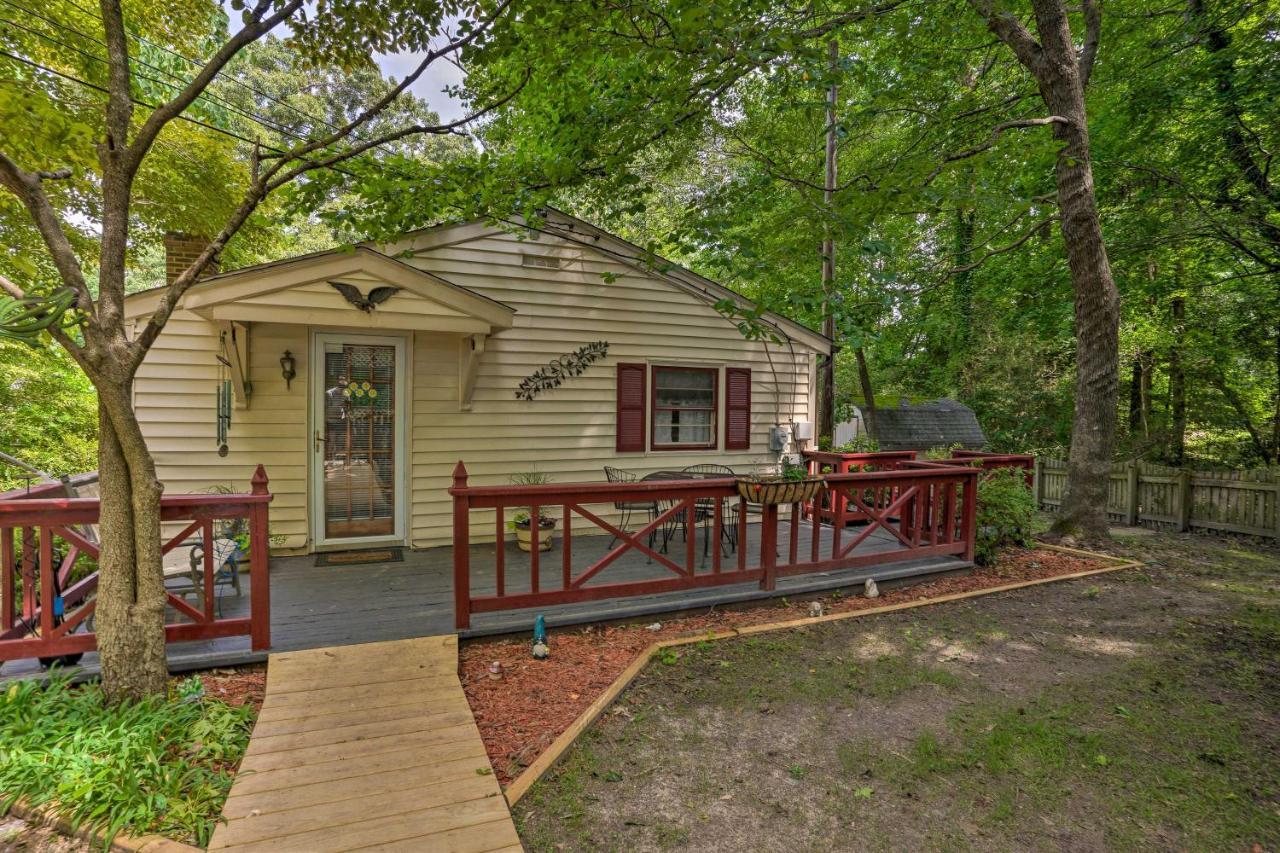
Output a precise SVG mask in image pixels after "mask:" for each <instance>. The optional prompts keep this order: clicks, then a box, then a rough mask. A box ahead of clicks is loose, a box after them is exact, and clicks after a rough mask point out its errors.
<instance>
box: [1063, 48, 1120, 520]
mask: <svg viewBox="0 0 1280 853" xmlns="http://www.w3.org/2000/svg"><path fill="white" fill-rule="evenodd" d="M1070 61H1072V62H1074V61H1075V60H1074V57H1072V58H1071V59H1070ZM1054 88H1055V89H1060V90H1064V91H1055V92H1053V93H1052V94H1053V97H1051V99H1050V103H1049V108H1050V109H1051V110H1053V111H1054V112H1055V113H1065V114H1066V115H1067V116H1068V117H1069V118H1071V119H1072V121H1071V123H1070V124H1069V125H1055V131H1054V135H1055V136H1056V137H1057V138H1058V139H1060V140H1061V141H1062V142H1064V143H1065V145H1064V146H1063V148H1062V150H1061V151H1060V152H1059V154H1058V162H1057V184H1058V205H1059V208H1060V210H1061V211H1062V238H1063V242H1064V243H1065V244H1066V249H1067V265H1068V266H1069V267H1070V269H1071V282H1072V285H1073V286H1074V288H1075V294H1076V298H1075V327H1076V400H1075V415H1074V417H1073V419H1072V428H1071V455H1070V459H1069V461H1068V464H1067V494H1066V497H1065V499H1064V501H1063V506H1062V514H1061V516H1059V518H1058V522H1057V524H1056V525H1055V527H1056V529H1057V530H1058V531H1059V532H1066V531H1072V530H1076V531H1079V532H1080V533H1082V534H1084V535H1086V536H1087V537H1089V538H1104V537H1106V535H1107V485H1108V481H1109V478H1110V476H1111V463H1112V454H1113V452H1114V448H1115V437H1116V397H1117V396H1118V393H1119V384H1120V383H1119V378H1120V377H1119V363H1118V359H1119V349H1120V295H1119V293H1118V292H1117V291H1116V285H1115V281H1113V280H1112V278H1111V266H1110V264H1109V263H1108V261H1107V250H1106V246H1105V244H1104V243H1103V239H1102V223H1101V221H1100V220H1099V218H1098V208H1097V203H1096V201H1095V199H1094V194H1093V169H1092V166H1091V165H1090V162H1089V131H1088V128H1087V126H1086V123H1085V113H1084V98H1083V96H1082V94H1081V93H1080V91H1079V89H1078V88H1076V90H1075V91H1074V92H1071V91H1070V90H1069V87H1067V86H1059V87H1054ZM1064 108H1068V109H1064Z"/></svg>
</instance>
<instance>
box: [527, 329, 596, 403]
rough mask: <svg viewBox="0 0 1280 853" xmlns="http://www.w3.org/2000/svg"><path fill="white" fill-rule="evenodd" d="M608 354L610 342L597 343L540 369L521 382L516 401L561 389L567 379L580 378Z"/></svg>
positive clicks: (563, 356)
mask: <svg viewBox="0 0 1280 853" xmlns="http://www.w3.org/2000/svg"><path fill="white" fill-rule="evenodd" d="M608 353H609V342H608V341H596V342H595V343H590V344H586V345H585V346H581V347H579V348H578V349H576V350H574V351H573V352H571V353H569V354H568V355H562V356H560V357H559V358H557V359H555V360H554V361H552V362H551V363H550V364H548V365H547V366H546V367H539V368H538V369H537V370H535V371H534V372H533V373H531V374H529V375H528V376H526V377H525V378H524V379H523V380H522V381H521V382H520V387H519V388H517V389H516V399H517V400H532V399H533V398H534V397H536V396H538V395H539V394H541V393H542V392H543V391H547V390H550V389H552V388H559V387H560V385H561V384H562V383H563V382H564V381H565V380H566V379H570V378H572V377H574V376H580V375H581V374H582V372H583V371H584V370H586V369H587V368H588V367H590V366H591V365H592V364H593V363H595V362H597V361H599V360H600V359H602V358H604V357H605V356H606V355H608Z"/></svg>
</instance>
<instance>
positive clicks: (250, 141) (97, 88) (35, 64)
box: [0, 50, 286, 154]
mask: <svg viewBox="0 0 1280 853" xmlns="http://www.w3.org/2000/svg"><path fill="white" fill-rule="evenodd" d="M0 56H3V57H6V58H8V59H12V60H14V61H15V62H21V63H22V64H23V65H29V66H31V67H32V68H34V69H36V70H37V71H43V72H45V73H47V74H54V75H56V76H58V77H61V78H63V79H65V80H70V81H71V82H72V83H79V84H80V85H81V86H84V87H86V88H89V89H94V90H95V91H98V92H102V93H103V94H105V95H110V94H111V90H109V89H107V88H106V87H105V86H99V85H98V84H97V83H90V82H89V81H88V80H81V79H80V78H79V77H75V76H72V75H71V74H67V73H65V72H62V71H59V70H58V69H56V68H49V67H48V66H46V65H41V64H40V63H38V62H33V61H31V60H30V59H27V58H25V57H22V56H17V55H16V54H12V53H10V52H9V51H7V50H0ZM129 100H130V101H132V102H133V103H135V104H137V105H138V106H140V107H146V108H147V109H149V110H154V109H158V107H156V105H155V104H152V103H148V102H147V101H144V100H142V99H141V98H135V97H133V96H132V95H130V96H129ZM177 117H178V118H180V119H182V120H183V121H185V122H190V123H191V124H195V125H199V126H200V127H203V128H206V129H208V130H212V131H214V132H216V133H221V134H222V135H223V136H229V137H231V138H232V139H238V140H239V141H241V142H245V143H248V144H249V145H260V146H261V147H263V148H265V149H267V150H268V151H271V152H272V153H275V154H285V153H286V152H285V151H282V150H281V149H279V148H275V147H274V146H271V145H266V144H264V143H262V142H260V141H259V140H256V139H249V138H247V137H244V136H241V135H240V134H238V133H235V132H233V131H230V130H226V129H224V128H221V127H218V126H217V125H213V124H209V123H208V122H206V121H201V120H200V119H198V118H192V117H191V116H188V115H179V116H177Z"/></svg>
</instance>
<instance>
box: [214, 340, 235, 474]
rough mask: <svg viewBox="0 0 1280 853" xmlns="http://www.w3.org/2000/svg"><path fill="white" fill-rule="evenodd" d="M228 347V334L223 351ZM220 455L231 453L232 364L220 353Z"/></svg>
mask: <svg viewBox="0 0 1280 853" xmlns="http://www.w3.org/2000/svg"><path fill="white" fill-rule="evenodd" d="M226 346H227V337H226V333H223V335H222V347H223V350H225V349H226ZM217 358H218V438H217V441H218V455H219V456H226V455H227V453H228V452H230V448H228V447H227V433H228V432H230V430H231V394H232V391H231V362H230V361H228V360H227V357H226V356H225V355H223V354H222V353H218V355H217Z"/></svg>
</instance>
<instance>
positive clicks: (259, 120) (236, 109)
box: [0, 0, 308, 142]
mask: <svg viewBox="0 0 1280 853" xmlns="http://www.w3.org/2000/svg"><path fill="white" fill-rule="evenodd" d="M0 2H3V3H5V4H6V5H8V6H12V7H13V8H15V9H17V10H19V11H21V12H25V13H26V14H29V15H31V16H33V17H35V18H39V19H40V20H42V21H45V22H46V23H49V24H52V25H54V26H62V25H61V24H59V23H58V22H57V21H54V20H52V19H51V18H47V17H45V16H43V15H41V14H40V13H38V12H34V11H32V10H30V9H26V8H24V7H22V6H20V5H18V4H17V3H14V2H12V0H0ZM0 22H3V23H6V24H9V25H10V26H13V27H17V28H19V29H23V30H26V31H27V32H29V33H32V34H33V35H35V36H37V37H39V38H42V39H44V40H45V41H47V42H49V43H51V44H56V45H58V46H59V47H63V48H66V49H67V50H71V51H75V52H76V53H78V54H80V55H81V56H84V57H87V58H89V59H92V60H94V61H96V62H100V63H102V64H103V65H109V64H110V62H109V60H107V59H106V58H105V57H102V56H98V55H97V54H94V53H90V52H88V51H86V50H82V49H81V48H78V47H76V46H75V45H72V44H67V43H66V42H64V41H60V40H58V39H56V38H54V37H53V36H51V35H49V34H48V33H45V32H42V31H40V30H37V29H35V28H33V27H29V26H27V25H26V24H20V23H18V22H16V21H10V20H8V19H5V18H0ZM65 29H66V30H68V31H69V32H72V33H75V34H76V35H78V36H81V37H83V38H86V39H88V40H90V41H92V42H95V43H97V44H99V45H101V46H103V47H106V46H107V43H106V42H105V41H102V40H101V39H98V38H95V37H94V36H92V35H90V34H89V33H85V32H81V31H80V30H77V29H75V28H74V27H65ZM133 61H134V62H137V63H139V64H141V65H144V66H146V67H147V68H152V69H155V70H156V71H158V72H160V73H161V74H164V75H167V76H169V77H172V78H173V79H174V80H177V81H179V82H180V83H181V84H182V85H178V84H177V83H171V82H169V81H168V80H157V79H156V78H154V77H150V76H148V75H146V74H142V73H140V72H138V71H134V72H133V74H134V76H136V77H138V78H139V79H142V80H148V81H150V82H152V83H158V84H159V85H161V86H169V87H171V88H173V89H176V90H178V91H182V89H184V88H186V86H187V85H189V84H190V82H191V81H189V80H186V79H184V78H183V77H181V76H179V75H177V74H174V73H173V72H171V71H168V70H166V69H164V68H160V67H159V66H156V65H153V64H151V63H150V62H147V61H146V60H145V59H140V58H134V60H133ZM200 97H202V98H206V99H208V100H209V101H211V102H213V103H216V104H220V105H221V106H222V107H224V108H225V109H227V110H230V111H231V112H233V113H235V114H236V115H239V116H241V117H242V118H246V119H248V120H249V121H252V122H254V123H256V124H259V125H261V126H262V127H265V128H266V129H268V130H271V131H273V132H275V133H279V134H281V135H283V136H291V137H293V138H294V139H296V140H298V141H301V142H306V141H308V140H307V138H306V137H305V136H302V135H301V134H298V133H295V132H294V131H291V130H289V129H288V128H286V127H283V126H280V125H276V124H273V123H272V122H270V121H269V120H267V119H265V118H263V117H261V116H259V115H257V114H256V113H251V112H247V111H245V110H244V109H243V108H241V107H240V106H238V105H236V104H233V103H231V102H230V101H228V100H226V99H224V98H220V97H218V96H217V95H215V94H214V93H212V92H210V91H208V90H207V89H206V90H205V91H204V92H202V93H201V94H200Z"/></svg>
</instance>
